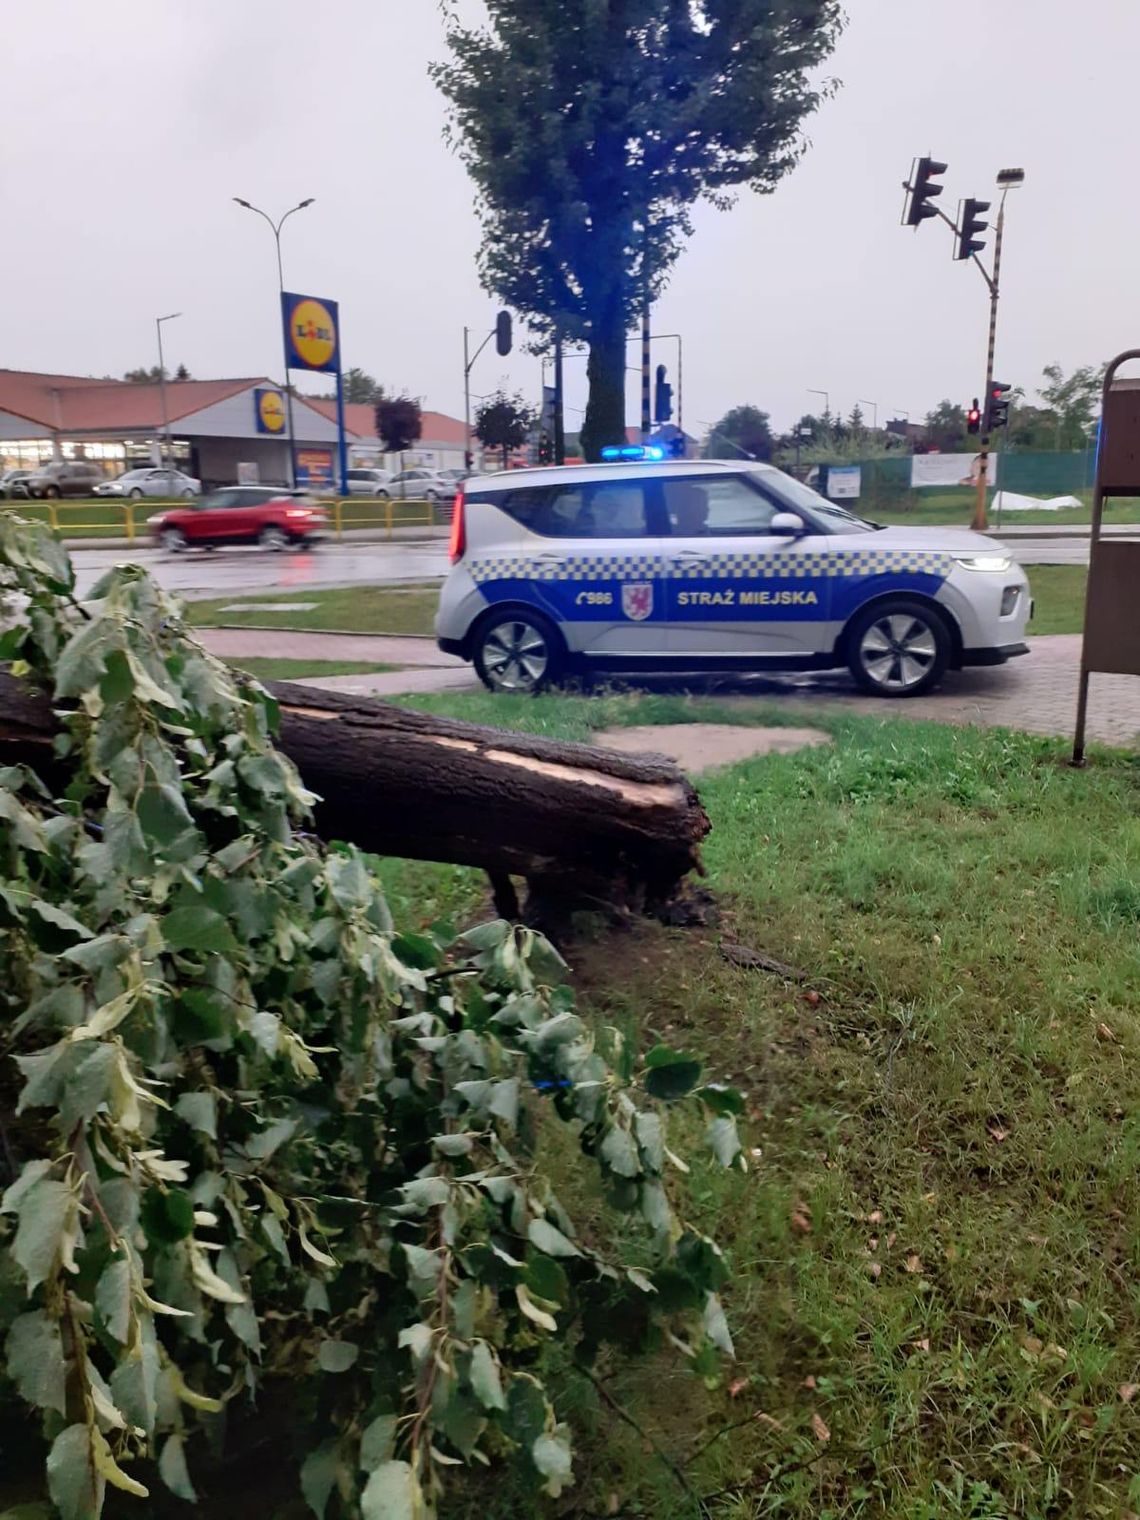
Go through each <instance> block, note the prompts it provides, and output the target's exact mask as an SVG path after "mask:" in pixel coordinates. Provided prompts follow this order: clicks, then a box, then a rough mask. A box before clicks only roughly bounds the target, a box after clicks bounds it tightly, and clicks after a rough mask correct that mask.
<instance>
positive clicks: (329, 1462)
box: [301, 1441, 340, 1520]
mask: <svg viewBox="0 0 1140 1520" xmlns="http://www.w3.org/2000/svg"><path fill="white" fill-rule="evenodd" d="M339 1471H340V1447H339V1446H338V1444H337V1442H336V1441H325V1442H324V1443H323V1445H321V1446H318V1447H317V1449H316V1451H311V1452H310V1453H309V1455H308V1456H307V1457H306V1458H305V1460H304V1462H302V1463H301V1493H302V1494H303V1495H304V1497H305V1503H306V1504H307V1505H308V1506H309V1508H310V1509H311V1510H312V1512H313V1514H314V1515H316V1517H317V1520H324V1513H325V1510H326V1509H327V1507H328V1502H329V1495H330V1494H331V1493H332V1491H333V1486H334V1484H335V1483H336V1480H337V1474H338V1472H339Z"/></svg>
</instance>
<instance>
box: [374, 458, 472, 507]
mask: <svg viewBox="0 0 1140 1520" xmlns="http://www.w3.org/2000/svg"><path fill="white" fill-rule="evenodd" d="M387 489H388V494H389V496H394V497H396V499H397V500H398V501H451V500H452V499H453V498H454V496H455V491H456V483H455V481H454V480H448V478H447V476H446V475H444V474H442V473H441V472H440V471H439V470H428V469H424V468H423V466H419V467H417V468H416V469H414V470H401V471H400V473H399V474H398V475H393V476H392V479H391V480H390V481H389V482H388V487H387Z"/></svg>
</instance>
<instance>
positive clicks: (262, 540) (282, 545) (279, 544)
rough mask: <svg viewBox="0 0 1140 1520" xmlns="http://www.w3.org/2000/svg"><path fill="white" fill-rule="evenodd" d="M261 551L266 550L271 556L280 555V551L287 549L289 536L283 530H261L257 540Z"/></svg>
mask: <svg viewBox="0 0 1140 1520" xmlns="http://www.w3.org/2000/svg"><path fill="white" fill-rule="evenodd" d="M257 541H258V543H259V544H260V545H261V547H262V548H263V549H268V550H269V552H270V553H271V554H280V553H281V551H282V549H287V548H288V547H289V535H288V533H286V532H285V529H284V528H273V527H269V528H262V530H261V532H260V534H259V535H258V539H257Z"/></svg>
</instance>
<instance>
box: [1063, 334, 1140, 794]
mask: <svg viewBox="0 0 1140 1520" xmlns="http://www.w3.org/2000/svg"><path fill="white" fill-rule="evenodd" d="M1129 359H1140V348H1130V349H1128V350H1127V351H1126V352H1125V353H1122V354H1117V356H1116V358H1115V359H1113V361H1112V363H1111V364H1110V365H1109V366H1108V369H1107V370H1106V371H1105V376H1104V393H1103V395H1102V398H1101V408H1100V439H1099V442H1098V445H1097V451H1096V488H1095V490H1094V492H1093V504H1092V537H1091V538H1090V540H1089V580H1088V592H1087V595H1086V598H1085V634H1084V641H1083V643H1082V645H1081V680H1080V687H1079V690H1078V695H1077V731H1076V734H1075V735H1074V737H1073V764H1074V765H1083V764H1084V763H1085V719H1086V717H1087V715H1088V705H1089V673H1090V672H1091V671H1094V670H1096V671H1102V672H1106V673H1109V674H1114V675H1129V676H1136V675H1140V539H1132V540H1125V541H1123V542H1119V541H1114V540H1113V539H1105V538H1102V537H1101V524H1102V520H1103V517H1104V502H1105V498H1106V497H1108V496H1140V380H1118V379H1117V378H1116V373H1117V371H1118V370H1119V369H1120V367H1121V365H1122V364H1126V363H1127V362H1128V360H1129Z"/></svg>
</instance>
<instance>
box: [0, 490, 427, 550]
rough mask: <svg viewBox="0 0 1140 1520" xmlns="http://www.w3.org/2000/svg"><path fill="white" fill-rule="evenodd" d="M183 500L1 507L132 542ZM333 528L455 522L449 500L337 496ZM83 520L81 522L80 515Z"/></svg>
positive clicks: (390, 531)
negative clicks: (154, 519)
mask: <svg viewBox="0 0 1140 1520" xmlns="http://www.w3.org/2000/svg"><path fill="white" fill-rule="evenodd" d="M186 505H187V503H186V502H182V501H170V502H167V501H160V500H159V499H158V498H157V497H155V498H147V499H145V500H143V501H129V500H123V499H122V498H120V497H114V496H101V497H100V496H94V497H90V498H88V499H85V500H83V501H57V500H54V499H52V500H47V501H41V500H38V499H37V500H29V499H27V498H26V497H25V498H19V497H18V498H15V499H13V500H10V501H9V500H3V501H0V509H2V510H5V511H9V512H15V513H17V514H18V515H19V516H22V517H31V518H34V519H36V520H37V521H39V522H46V523H47V524H48V526H49V527H50V528H51V530H52V532H53V533H58V534H61V535H62V536H63V537H64V538H85V537H88V536H90V537H92V538H104V537H111V536H114V537H118V538H125V539H126V540H127V542H128V543H131V544H133V543H134V541H135V539H136V537H142V536H145V533H146V520H147V518H148V517H150V516H152V515H153V514H155V513H157V512H161V511H162V510H163V509H164V508H169V507H184V506H186ZM322 505H323V506H324V507H325V508H326V509H327V510H328V512H329V515H330V516H331V518H332V522H333V531H334V532H335V534H336V537H337V538H338V539H341V538H343V536H344V533H345V531H346V530H347V531H351V530H353V529H354V528H380V529H382V530H383V532H384V536H385V537H386V538H387V539H389V540H390V539H392V537H393V536H394V532H395V530H396V529H397V528H430V527H432V526H434V524H435V522H436V517H437V513H438V520H439V521H440V522H441V523H446V522H448V521H450V514H451V502H450V501H439V502H431V501H403V500H400V501H394V500H392V498H391V497H386V498H378V497H368V496H336V497H331V498H326V499H325V500H324V501H323V502H322ZM80 518H81V519H82V520H81V521H80V520H79V519H80Z"/></svg>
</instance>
